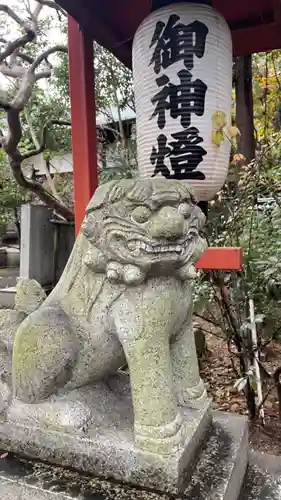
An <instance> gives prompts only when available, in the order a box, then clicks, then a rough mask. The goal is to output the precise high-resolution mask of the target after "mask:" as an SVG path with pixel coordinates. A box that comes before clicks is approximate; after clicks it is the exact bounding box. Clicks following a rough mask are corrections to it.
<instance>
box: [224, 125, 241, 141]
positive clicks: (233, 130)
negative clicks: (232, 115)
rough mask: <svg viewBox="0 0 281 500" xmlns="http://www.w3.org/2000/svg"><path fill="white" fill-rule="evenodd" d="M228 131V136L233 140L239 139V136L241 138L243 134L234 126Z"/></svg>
mask: <svg viewBox="0 0 281 500" xmlns="http://www.w3.org/2000/svg"><path fill="white" fill-rule="evenodd" d="M227 131H228V134H229V136H230V137H231V138H233V137H237V135H239V136H241V132H240V130H239V128H237V127H235V126H233V125H230V126H229V127H228V128H227Z"/></svg>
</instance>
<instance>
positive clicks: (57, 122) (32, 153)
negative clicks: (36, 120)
mask: <svg viewBox="0 0 281 500" xmlns="http://www.w3.org/2000/svg"><path fill="white" fill-rule="evenodd" d="M53 125H59V126H65V127H70V126H71V123H70V122H69V121H66V120H48V121H47V122H46V123H45V125H44V127H43V129H42V132H41V139H40V145H39V147H38V148H36V149H34V150H33V151H29V152H28V153H25V154H24V155H22V161H24V160H27V159H28V158H31V157H32V156H36V155H39V154H41V153H43V151H44V149H45V148H46V140H47V132H48V129H49V128H50V127H51V126H53Z"/></svg>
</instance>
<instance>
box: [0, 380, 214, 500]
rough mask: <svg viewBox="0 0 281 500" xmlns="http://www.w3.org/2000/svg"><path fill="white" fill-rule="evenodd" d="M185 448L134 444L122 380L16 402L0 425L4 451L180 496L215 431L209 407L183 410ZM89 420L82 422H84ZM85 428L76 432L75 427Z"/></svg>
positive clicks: (130, 411)
mask: <svg viewBox="0 0 281 500" xmlns="http://www.w3.org/2000/svg"><path fill="white" fill-rule="evenodd" d="M179 411H180V412H181V413H182V416H183V422H184V423H183V426H182V432H183V434H184V436H185V439H184V441H183V444H182V445H180V446H178V447H175V449H174V451H173V452H172V453H170V454H167V455H160V454H155V453H150V452H148V451H144V450H140V449H139V448H138V447H136V446H135V444H134V437H133V408H132V403H131V395H130V390H129V385H128V378H127V377H126V376H125V375H123V376H120V378H119V379H116V378H114V379H113V380H111V381H110V382H108V383H102V382H101V383H98V384H97V385H96V386H95V387H94V388H93V387H86V388H83V389H77V390H74V391H73V392H72V393H70V394H68V395H67V402H66V400H65V397H64V396H61V397H57V398H56V399H54V400H53V402H52V403H41V404H35V405H25V404H23V403H20V402H19V401H16V400H15V401H13V402H12V404H11V406H10V407H9V409H8V411H7V413H6V415H5V416H2V417H1V420H0V442H1V447H2V448H3V449H8V450H10V451H13V452H15V453H19V454H23V455H26V456H29V457H33V458H37V459H40V460H44V461H48V462H52V463H54V464H58V465H63V466H68V467H71V468H76V469H78V470H80V471H83V472H88V473H90V474H94V475H99V476H102V477H105V478H109V479H110V478H112V479H115V480H118V481H122V482H127V483H129V484H132V485H138V486H143V487H146V488H154V489H157V490H160V491H161V490H162V491H164V492H167V491H169V492H171V493H173V492H178V491H180V490H181V489H182V488H183V484H184V482H185V481H186V480H187V476H188V475H190V473H191V470H192V467H193V465H194V463H195V462H196V457H197V455H198V453H199V450H200V447H201V445H202V442H203V441H204V439H205V437H206V434H207V433H208V431H209V429H210V426H211V412H210V403H209V401H205V402H203V403H201V404H200V405H198V406H197V408H195V407H189V408H188V407H186V408H181V409H179ZM83 416H84V417H85V419H84V422H83V420H81V417H82V418H83ZM78 421H79V422H80V423H82V425H81V427H80V428H75V422H78Z"/></svg>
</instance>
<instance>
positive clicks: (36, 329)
mask: <svg viewBox="0 0 281 500" xmlns="http://www.w3.org/2000/svg"><path fill="white" fill-rule="evenodd" d="M78 353H79V342H78V341H77V339H76V338H75V336H74V334H73V332H72V329H71V326H70V323H69V321H68V318H67V316H66V314H65V313H64V312H63V311H62V310H61V309H60V308H59V307H48V306H46V307H44V306H43V307H41V308H40V309H38V310H37V311H35V312H34V313H33V314H31V315H30V316H29V317H28V318H26V320H25V321H24V322H23V323H22V324H21V325H20V327H19V329H18V331H17V333H16V336H15V341H14V348H13V357H12V381H13V393H14V396H15V397H16V398H18V399H20V400H21V401H22V402H24V403H37V402H40V401H44V400H45V399H47V398H48V397H49V396H51V395H53V394H56V393H57V392H58V390H59V389H61V388H63V387H64V386H65V384H66V383H67V382H68V381H69V380H70V378H71V376H72V371H73V368H74V366H75V363H76V360H77V356H78Z"/></svg>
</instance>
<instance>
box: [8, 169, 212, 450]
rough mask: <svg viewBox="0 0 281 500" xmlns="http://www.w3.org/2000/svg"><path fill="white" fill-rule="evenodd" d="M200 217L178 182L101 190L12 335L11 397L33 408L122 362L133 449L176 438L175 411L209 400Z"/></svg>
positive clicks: (140, 183) (113, 184)
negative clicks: (200, 327) (198, 334)
mask: <svg viewBox="0 0 281 500" xmlns="http://www.w3.org/2000/svg"><path fill="white" fill-rule="evenodd" d="M204 220H205V217H204V215H203V213H202V212H201V210H200V208H199V207H198V206H197V205H196V200H195V198H194V196H193V194H192V192H191V191H190V189H189V188H188V187H187V185H186V184H185V183H184V182H181V181H176V180H166V179H155V178H154V179H146V180H121V181H112V182H110V183H107V184H104V185H102V186H101V187H99V189H98V190H97V191H96V193H95V194H94V196H93V197H92V199H91V201H90V203H89V205H88V207H87V210H86V215H85V219H84V222H83V225H82V228H81V231H80V234H79V236H78V238H77V240H76V243H75V246H74V248H73V251H72V254H71V256H70V258H69V261H68V263H67V266H66V268H65V270H64V272H63V275H62V277H61V279H60V281H59V283H58V284H57V286H56V287H55V289H54V290H53V291H52V292H51V294H50V295H49V296H48V297H47V298H46V300H45V301H44V302H43V304H42V305H41V306H40V307H39V308H38V309H37V310H36V311H34V312H33V313H32V314H30V315H29V316H27V317H26V319H24V321H23V322H22V323H21V324H20V326H19V328H18V330H17V332H16V334H15V338H14V343H13V353H12V377H11V378H12V383H11V387H12V395H13V396H12V397H13V398H14V399H16V400H20V401H21V402H23V403H28V404H31V406H32V405H33V404H35V403H39V402H43V401H46V400H48V399H49V398H51V397H53V396H54V395H59V394H60V393H63V394H67V393H69V392H71V391H72V390H73V389H77V388H82V387H85V386H89V385H92V386H93V384H95V383H97V382H98V381H100V380H106V379H107V378H108V377H110V376H112V375H114V374H116V373H117V371H118V370H119V369H120V367H122V366H124V365H128V369H129V377H130V386H131V393H132V403H133V412H134V437H135V443H136V445H137V446H139V447H140V448H142V449H146V448H147V449H151V447H152V448H153V445H154V444H155V446H156V447H157V442H158V441H159V442H160V441H165V442H166V443H167V444H169V445H171V446H173V445H174V444H175V443H177V440H179V439H180V429H181V416H180V412H179V411H178V407H179V406H185V405H188V404H190V402H192V401H194V400H200V399H204V398H205V389H204V385H203V382H202V381H201V379H200V377H199V371H198V364H197V357H196V349H195V341H194V335H193V329H192V279H191V278H192V277H194V272H195V268H194V265H193V264H194V263H195V262H196V260H197V259H198V258H199V256H200V255H201V253H202V251H203V250H204V249H205V242H204V239H203V238H202V237H201V235H200V230H201V228H202V226H203V224H204Z"/></svg>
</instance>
